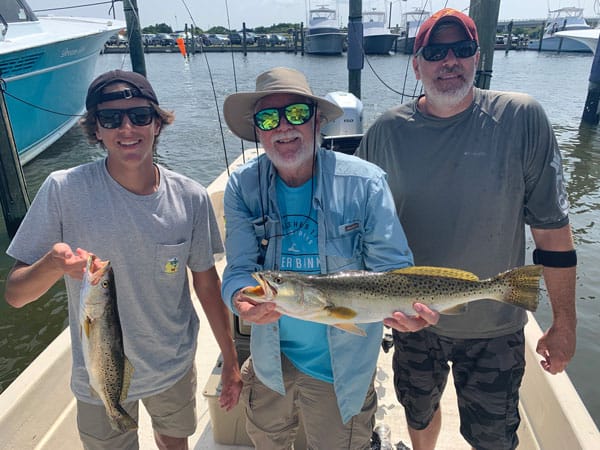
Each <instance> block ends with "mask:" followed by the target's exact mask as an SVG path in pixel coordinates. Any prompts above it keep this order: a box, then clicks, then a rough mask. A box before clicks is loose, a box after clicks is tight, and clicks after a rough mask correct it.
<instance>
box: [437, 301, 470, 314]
mask: <svg viewBox="0 0 600 450" xmlns="http://www.w3.org/2000/svg"><path fill="white" fill-rule="evenodd" d="M466 311H467V306H466V304H465V303H461V304H460V305H454V306H452V307H450V308H448V309H444V310H440V314H446V315H448V316H456V315H458V314H464V313H465V312H466Z"/></svg>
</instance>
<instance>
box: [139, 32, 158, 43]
mask: <svg viewBox="0 0 600 450" xmlns="http://www.w3.org/2000/svg"><path fill="white" fill-rule="evenodd" d="M155 39H156V35H155V34H152V33H144V34H142V43H143V44H144V45H155V44H153V42H155Z"/></svg>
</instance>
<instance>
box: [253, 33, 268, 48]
mask: <svg viewBox="0 0 600 450" xmlns="http://www.w3.org/2000/svg"><path fill="white" fill-rule="evenodd" d="M269 39H270V37H269V35H268V34H257V35H256V43H257V44H258V45H259V46H261V47H264V46H266V45H267V44H268V43H269Z"/></svg>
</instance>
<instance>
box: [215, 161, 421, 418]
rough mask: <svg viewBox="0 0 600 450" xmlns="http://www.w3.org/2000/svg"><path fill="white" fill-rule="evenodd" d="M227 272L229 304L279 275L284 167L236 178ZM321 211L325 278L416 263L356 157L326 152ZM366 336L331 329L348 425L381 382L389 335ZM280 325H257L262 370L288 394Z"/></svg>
mask: <svg viewBox="0 0 600 450" xmlns="http://www.w3.org/2000/svg"><path fill="white" fill-rule="evenodd" d="M224 207H225V220H226V241H225V247H226V251H227V267H226V268H225V271H224V273H223V286H222V288H223V299H224V301H225V302H226V303H227V305H228V306H229V308H230V309H232V310H233V311H234V313H235V312H236V311H235V310H234V308H232V303H231V299H232V296H233V294H235V292H237V291H238V290H239V289H241V288H244V287H246V286H254V285H256V281H255V280H254V278H252V276H251V274H252V273H253V272H255V271H259V270H277V269H279V267H278V266H279V261H280V255H281V234H282V227H281V222H280V210H279V208H278V205H277V192H276V169H275V167H274V166H273V165H272V164H271V162H270V160H269V159H268V158H267V157H266V156H265V155H261V156H260V157H258V158H256V159H253V160H252V161H250V162H248V163H247V164H245V165H244V166H242V167H240V168H239V169H237V170H236V171H235V172H234V173H233V174H232V175H231V177H230V179H229V182H228V184H227V187H226V190H225V197H224ZM313 208H314V209H315V210H316V212H317V222H318V251H319V259H320V264H321V273H323V274H326V273H334V272H339V271H342V270H372V271H376V272H384V271H388V270H393V269H397V268H402V267H406V266H410V265H412V264H413V259H412V253H411V252H410V249H409V248H408V244H407V242H406V237H405V235H404V231H403V230H402V227H401V225H400V222H399V221H398V217H397V215H396V209H395V206H394V200H393V198H392V195H391V193H390V190H389V187H388V185H387V182H386V180H385V173H384V172H383V171H382V170H381V169H380V168H378V167H377V166H375V165H373V164H370V163H366V162H365V161H362V160H360V159H358V158H356V157H353V156H349V155H345V154H342V153H337V152H333V151H330V150H324V149H319V150H318V153H317V164H316V173H315V186H314V193H313ZM359 326H360V327H361V328H362V329H364V330H365V332H366V333H367V336H366V337H363V336H357V335H354V334H350V333H348V332H346V331H342V330H339V329H337V328H334V327H331V326H330V327H328V328H327V339H328V343H329V349H330V353H331V366H332V369H333V377H334V382H333V384H334V389H335V392H336V396H337V402H338V407H339V409H340V414H341V417H342V420H343V421H344V423H346V422H348V420H350V419H351V418H352V417H353V416H355V415H356V414H358V413H359V412H360V410H361V408H362V406H363V404H364V400H365V397H366V394H367V390H368V388H369V386H370V384H371V382H372V380H373V375H374V373H375V368H376V365H377V358H378V355H379V349H380V344H381V338H382V334H383V325H382V323H381V322H377V323H370V324H360V325H359ZM279 342H280V336H279V326H278V324H277V322H275V323H270V324H266V325H253V326H252V332H251V339H250V352H251V354H252V359H253V365H254V370H255V372H256V375H257V376H258V378H259V379H260V380H261V381H262V382H263V383H264V384H265V385H266V386H268V387H269V388H270V389H273V390H274V391H276V392H279V393H280V394H282V395H284V394H285V388H284V385H283V375H282V370H281V351H280V345H279Z"/></svg>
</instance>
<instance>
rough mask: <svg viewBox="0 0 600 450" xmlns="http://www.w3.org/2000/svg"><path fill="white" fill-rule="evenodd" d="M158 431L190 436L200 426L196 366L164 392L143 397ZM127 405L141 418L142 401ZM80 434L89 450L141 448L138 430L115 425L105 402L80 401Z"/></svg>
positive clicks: (78, 404)
mask: <svg viewBox="0 0 600 450" xmlns="http://www.w3.org/2000/svg"><path fill="white" fill-rule="evenodd" d="M142 402H143V403H144V407H145V408H146V410H147V411H148V414H149V415H150V417H151V418H152V428H153V429H154V431H156V432H157V433H160V434H163V435H166V436H171V437H187V436H191V435H192V434H194V431H195V430H196V422H197V420H196V369H195V367H192V368H191V369H190V370H189V371H188V372H187V373H186V374H185V375H184V377H183V378H182V379H181V380H179V381H178V382H177V383H175V384H174V385H173V386H172V387H170V388H169V389H167V390H166V391H164V392H161V393H160V394H156V395H153V396H151V397H147V398H144V399H142ZM122 406H123V408H125V410H126V411H127V412H128V413H129V415H130V416H131V417H133V419H134V420H135V421H138V419H139V415H138V402H137V401H136V402H126V403H124V404H123V405H122ZM77 426H78V428H79V437H80V439H81V442H82V443H83V447H84V448H85V449H86V450H109V449H110V450H114V449H120V450H121V449H123V450H125V449H127V450H137V449H138V448H139V444H138V438H137V430H132V431H128V432H126V433H119V432H118V431H115V430H113V429H112V428H111V426H110V423H109V421H108V416H107V415H106V409H105V408H104V405H92V404H90V403H85V402H82V401H79V400H78V401H77Z"/></svg>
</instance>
